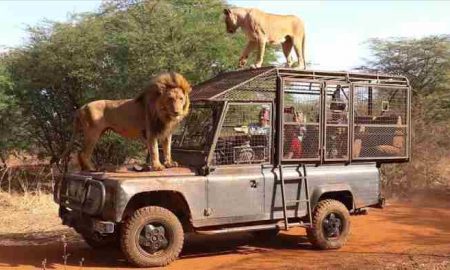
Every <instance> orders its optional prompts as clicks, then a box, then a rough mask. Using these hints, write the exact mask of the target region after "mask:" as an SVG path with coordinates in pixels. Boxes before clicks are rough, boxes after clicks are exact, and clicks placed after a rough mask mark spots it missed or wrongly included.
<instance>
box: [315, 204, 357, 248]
mask: <svg viewBox="0 0 450 270" xmlns="http://www.w3.org/2000/svg"><path fill="white" fill-rule="evenodd" d="M312 222H313V223H312V224H311V225H312V227H311V228H308V229H307V230H306V233H307V236H308V239H309V241H310V242H311V244H313V246H314V247H316V248H319V249H338V248H341V247H342V246H343V245H344V244H345V242H346V241H347V237H348V233H349V232H350V214H349V212H348V210H347V208H346V207H345V205H344V204H342V203H341V202H340V201H337V200H331V199H328V200H323V201H320V202H319V203H318V204H317V206H316V207H315V209H314V212H313V221H312Z"/></svg>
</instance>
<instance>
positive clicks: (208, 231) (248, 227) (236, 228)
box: [196, 223, 281, 235]
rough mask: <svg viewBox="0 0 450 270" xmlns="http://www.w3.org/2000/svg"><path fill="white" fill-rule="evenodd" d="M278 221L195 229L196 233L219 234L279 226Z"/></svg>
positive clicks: (276, 227)
mask: <svg viewBox="0 0 450 270" xmlns="http://www.w3.org/2000/svg"><path fill="white" fill-rule="evenodd" d="M280 227H281V226H280V224H279V223H271V224H263V225H251V226H241V227H230V228H220V229H212V230H197V231H196V233H199V234H208V235H209V234H220V233H232V232H250V231H261V230H270V229H278V228H280Z"/></svg>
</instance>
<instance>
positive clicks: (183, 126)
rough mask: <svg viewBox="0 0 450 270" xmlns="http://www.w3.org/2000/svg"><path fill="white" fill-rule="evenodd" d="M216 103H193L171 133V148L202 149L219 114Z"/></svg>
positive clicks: (218, 107) (210, 135)
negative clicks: (186, 114)
mask: <svg viewBox="0 0 450 270" xmlns="http://www.w3.org/2000/svg"><path fill="white" fill-rule="evenodd" d="M220 108H221V106H218V105H217V104H195V105H192V107H191V110H190V112H189V114H188V116H186V118H185V119H184V120H183V121H182V122H181V123H180V125H179V126H178V127H177V129H176V130H175V131H174V133H173V134H172V148H174V149H190V150H204V149H205V146H206V145H207V143H208V141H209V139H210V138H211V137H212V133H213V131H214V127H215V126H216V125H215V123H216V122H215V120H216V119H217V118H218V116H219V114H220Z"/></svg>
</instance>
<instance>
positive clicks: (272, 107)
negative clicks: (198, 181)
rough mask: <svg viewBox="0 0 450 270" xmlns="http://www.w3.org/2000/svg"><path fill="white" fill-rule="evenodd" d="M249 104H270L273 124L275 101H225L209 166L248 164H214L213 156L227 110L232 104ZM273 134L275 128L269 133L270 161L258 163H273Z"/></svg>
mask: <svg viewBox="0 0 450 270" xmlns="http://www.w3.org/2000/svg"><path fill="white" fill-rule="evenodd" d="M249 104H252V105H268V106H270V112H271V113H270V123H271V124H272V126H273V120H274V118H273V115H274V111H273V110H274V106H273V102H267V101H264V102H260V101H258V102H248V101H242V102H239V101H232V102H231V101H225V102H224V106H223V109H222V114H221V117H220V120H219V123H218V124H217V128H216V130H215V132H214V138H213V141H212V145H211V148H210V151H209V154H208V162H207V166H208V167H214V166H221V167H222V166H242V164H248V163H235V164H219V165H217V164H212V159H213V156H214V153H215V150H216V145H217V140H218V139H219V137H220V131H221V130H222V126H223V122H224V120H225V117H226V115H227V112H228V108H229V107H230V106H232V105H239V106H245V105H249ZM273 135H274V129H271V132H270V134H269V140H268V143H269V144H268V149H269V153H268V156H269V161H265V162H258V163H257V164H258V165H259V164H271V163H272V161H273V158H272V157H273V153H272V151H273V149H272V146H273V144H272V141H273ZM255 164H256V163H255Z"/></svg>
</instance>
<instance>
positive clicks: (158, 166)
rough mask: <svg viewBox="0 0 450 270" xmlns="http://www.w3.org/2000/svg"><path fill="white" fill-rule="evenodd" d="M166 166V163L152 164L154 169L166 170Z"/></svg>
mask: <svg viewBox="0 0 450 270" xmlns="http://www.w3.org/2000/svg"><path fill="white" fill-rule="evenodd" d="M165 168H166V167H164V165H162V164H161V163H160V164H153V165H152V171H162V170H164V169H165Z"/></svg>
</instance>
